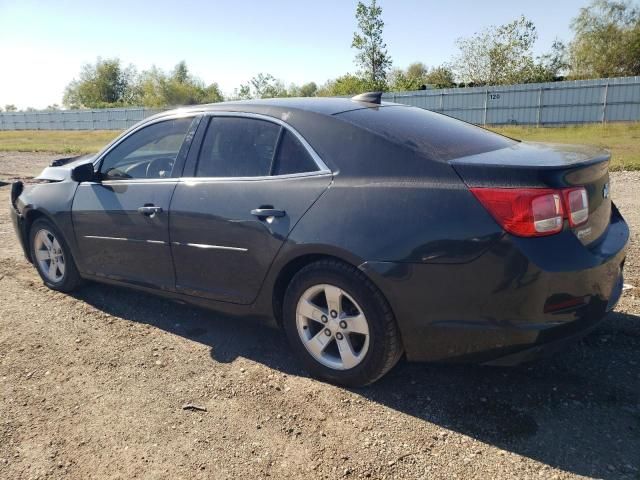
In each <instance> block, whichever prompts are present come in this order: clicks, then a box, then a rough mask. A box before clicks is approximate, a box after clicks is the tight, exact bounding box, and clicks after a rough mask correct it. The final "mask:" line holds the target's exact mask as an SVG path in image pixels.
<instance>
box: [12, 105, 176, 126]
mask: <svg viewBox="0 0 640 480" xmlns="http://www.w3.org/2000/svg"><path fill="white" fill-rule="evenodd" d="M162 111H163V109H158V108H142V107H137V108H105V109H100V110H58V111H39V112H2V113H0V130H124V129H126V128H129V127H131V126H132V125H135V124H136V123H138V122H139V121H140V120H142V119H144V118H146V117H148V116H150V115H155V114H156V113H160V112H162Z"/></svg>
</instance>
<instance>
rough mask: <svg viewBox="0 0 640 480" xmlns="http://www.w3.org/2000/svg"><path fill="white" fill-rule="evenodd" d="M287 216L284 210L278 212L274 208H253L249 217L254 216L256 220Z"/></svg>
mask: <svg viewBox="0 0 640 480" xmlns="http://www.w3.org/2000/svg"><path fill="white" fill-rule="evenodd" d="M286 214H287V212H285V211H284V210H278V209H275V208H255V209H253V210H251V215H255V216H256V217H258V218H267V217H284V216H285V215H286Z"/></svg>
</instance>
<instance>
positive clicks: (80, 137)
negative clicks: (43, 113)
mask: <svg viewBox="0 0 640 480" xmlns="http://www.w3.org/2000/svg"><path fill="white" fill-rule="evenodd" d="M492 130H495V131H496V132H499V133H502V134H504V135H508V136H510V137H513V138H518V139H521V140H531V141H534V142H556V143H577V144H589V145H597V146H599V147H604V148H607V149H609V150H610V151H611V154H612V160H611V169H612V170H640V122H637V123H610V124H606V125H600V124H597V125H576V126H568V127H553V128H536V127H495V128H493V129H492ZM119 133H120V132H118V131H115V130H99V131H47V130H38V131H34V130H23V131H0V151H20V152H52V153H61V154H73V153H91V152H97V151H98V150H100V148H102V147H103V146H104V145H106V144H107V143H108V142H109V141H110V140H111V139H113V138H114V137H115V136H116V135H118V134H119Z"/></svg>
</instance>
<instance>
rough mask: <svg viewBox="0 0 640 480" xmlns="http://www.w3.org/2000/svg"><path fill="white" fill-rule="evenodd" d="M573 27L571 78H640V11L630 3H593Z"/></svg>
mask: <svg viewBox="0 0 640 480" xmlns="http://www.w3.org/2000/svg"><path fill="white" fill-rule="evenodd" d="M571 28H572V29H573V31H574V33H575V36H574V39H573V41H572V42H571V43H570V45H569V51H570V62H571V77H572V78H602V77H615V76H625V75H640V9H638V8H635V7H632V6H631V4H630V3H629V2H627V1H613V0H593V1H592V2H591V4H590V5H589V6H588V7H585V8H582V9H580V13H579V14H578V16H577V17H576V18H574V19H573V22H572V23H571Z"/></svg>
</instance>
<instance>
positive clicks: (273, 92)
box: [232, 73, 298, 100]
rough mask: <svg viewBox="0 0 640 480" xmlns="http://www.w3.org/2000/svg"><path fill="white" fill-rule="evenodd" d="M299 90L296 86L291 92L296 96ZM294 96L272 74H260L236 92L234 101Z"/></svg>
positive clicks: (292, 87) (293, 86)
mask: <svg viewBox="0 0 640 480" xmlns="http://www.w3.org/2000/svg"><path fill="white" fill-rule="evenodd" d="M297 88H298V87H296V86H295V85H292V86H291V87H290V90H291V91H292V92H293V94H294V95H296V91H297ZM289 96H292V95H291V93H290V92H289V91H287V89H286V88H285V86H284V83H282V80H278V79H277V78H275V77H274V76H273V75H271V74H270V73H259V74H258V75H256V76H255V77H252V78H251V79H250V80H249V82H248V83H243V84H242V85H240V87H238V88H236V89H235V90H234V93H233V95H232V99H233V100H248V99H251V98H275V97H289Z"/></svg>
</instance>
